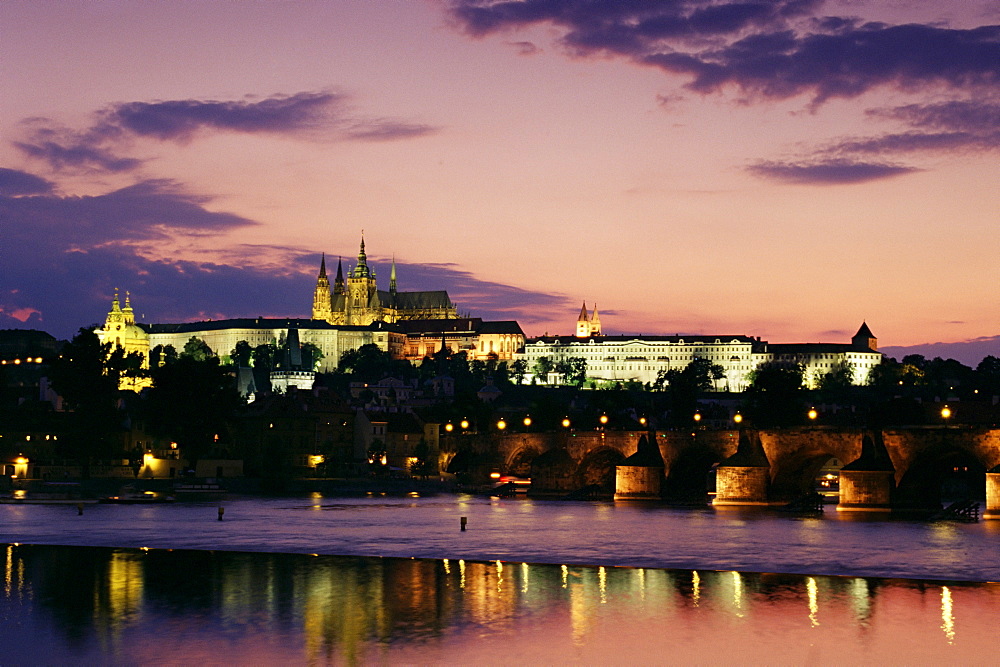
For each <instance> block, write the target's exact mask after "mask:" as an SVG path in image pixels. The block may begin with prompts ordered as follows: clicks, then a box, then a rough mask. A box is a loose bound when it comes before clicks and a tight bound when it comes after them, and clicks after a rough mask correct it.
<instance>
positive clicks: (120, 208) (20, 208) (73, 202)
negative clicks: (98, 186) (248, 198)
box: [0, 180, 257, 252]
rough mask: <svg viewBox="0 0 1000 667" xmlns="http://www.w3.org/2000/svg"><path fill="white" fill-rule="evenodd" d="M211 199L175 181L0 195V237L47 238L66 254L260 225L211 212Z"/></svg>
mask: <svg viewBox="0 0 1000 667" xmlns="http://www.w3.org/2000/svg"><path fill="white" fill-rule="evenodd" d="M209 201H211V197H208V196H205V195H199V194H194V193H191V192H188V191H186V190H185V189H184V188H183V187H181V186H180V185H179V184H178V183H176V182H175V181H170V180H149V181H143V182H140V183H137V184H135V185H132V186H129V187H126V188H121V189H119V190H114V191H112V192H108V193H106V194H102V195H95V196H86V197H64V196H56V195H51V194H47V195H34V196H22V197H8V196H0V235H2V236H3V238H4V240H5V243H7V244H17V245H16V246H14V247H19V248H25V247H33V246H36V245H38V244H39V241H40V240H44V241H45V243H46V245H48V246H49V247H50V249H53V250H55V251H56V252H63V251H65V250H66V249H67V248H69V247H81V248H90V247H93V246H97V245H100V244H104V243H113V242H137V241H147V240H157V239H165V238H168V237H169V236H170V235H172V234H175V233H181V234H187V235H205V234H218V233H221V232H223V231H226V230H229V229H234V228H237V227H245V226H250V225H254V224H257V223H255V222H253V221H251V220H248V219H246V218H242V217H240V216H238V215H234V214H232V213H225V212H215V211H209V210H207V209H206V208H205V204H207V203H208V202H209ZM53 246H55V247H54V248H53ZM19 252H20V251H19Z"/></svg>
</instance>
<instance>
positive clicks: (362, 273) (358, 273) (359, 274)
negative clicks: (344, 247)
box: [351, 230, 374, 278]
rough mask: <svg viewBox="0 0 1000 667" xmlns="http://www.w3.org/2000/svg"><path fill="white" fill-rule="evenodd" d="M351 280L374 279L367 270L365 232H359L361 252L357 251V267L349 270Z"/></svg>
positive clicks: (369, 270)
mask: <svg viewBox="0 0 1000 667" xmlns="http://www.w3.org/2000/svg"><path fill="white" fill-rule="evenodd" d="M351 277H352V278H374V275H372V270H371V269H369V268H368V255H367V254H365V232H364V230H361V250H359V251H358V265H357V266H355V267H354V268H353V269H351Z"/></svg>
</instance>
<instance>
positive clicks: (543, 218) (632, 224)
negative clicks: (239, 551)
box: [0, 0, 1000, 359]
mask: <svg viewBox="0 0 1000 667" xmlns="http://www.w3.org/2000/svg"><path fill="white" fill-rule="evenodd" d="M0 90H2V91H4V94H3V95H0V328H34V329H42V330H45V331H48V332H50V333H52V334H53V335H56V336H57V337H61V338H65V337H69V336H71V335H72V334H73V333H74V332H75V331H76V329H77V328H79V327H81V326H85V325H89V324H91V323H95V322H99V321H103V318H104V315H105V314H106V312H107V310H108V308H109V305H110V300H111V297H112V295H113V293H114V289H115V287H118V288H120V289H121V290H122V292H123V293H124V291H126V290H128V291H129V292H130V293H131V298H132V305H133V306H134V307H135V310H136V314H137V316H138V317H139V319H140V320H141V321H145V322H177V321H196V320H202V319H209V318H211V319H221V318H228V317H257V316H265V317H308V316H309V314H310V309H311V304H312V290H313V287H314V285H315V279H316V273H317V270H318V267H319V260H320V255H321V253H324V252H325V253H326V255H327V257H328V259H329V260H330V261H331V262H333V263H334V264H335V262H336V261H337V260H336V258H337V257H342V258H343V262H344V268H345V270H346V269H348V268H349V267H350V266H352V265H353V264H354V263H355V262H356V261H357V252H358V243H359V240H360V238H361V235H362V230H363V233H364V238H365V242H366V250H367V253H368V257H369V263H370V264H371V265H373V266H374V267H375V269H376V272H377V275H378V277H379V279H380V287H381V288H382V289H387V288H388V277H389V267H390V262H391V261H392V260H393V258H395V261H396V264H397V275H398V283H399V289H400V290H404V291H405V290H421V289H446V290H448V292H449V294H450V295H451V297H452V300H453V301H455V302H456V304H457V305H458V308H459V311H460V313H462V314H470V315H472V316H478V317H483V318H485V319H516V320H518V322H520V323H521V326H522V328H523V329H524V331H525V333H526V334H528V335H529V336H532V335H541V334H543V333H550V334H556V333H566V334H569V333H572V332H573V331H574V325H575V321H576V318H577V315H578V314H579V312H580V305H581V303H583V302H586V303H587V304H588V307H589V308H593V307H594V305H595V304H596V306H597V308H598V310H599V312H600V315H601V320H602V323H603V325H604V330H605V333H629V334H633V333H645V334H674V333H691V334H694V333H707V334H713V333H715V334H743V335H753V336H761V337H762V338H763V339H764V340H769V341H771V342H817V341H824V342H843V341H846V340H848V339H849V337H850V336H851V335H852V334H853V333H854V332H855V331H856V330H857V328H858V326H859V325H860V324H861V322H862V321H867V322H868V324H869V326H870V327H871V329H872V330H873V332H874V333H875V334H876V335H877V336H878V338H879V342H880V345H883V346H895V347H894V348H893V349H896V348H899V349H903V348H906V347H908V346H920V345H924V344H944V346H943V347H942V345H937V346H936V347H929V348H927V349H934V350H952V349H958V348H954V347H949V345H952V344H963V345H965V346H966V348H967V349H973V348H974V349H975V351H976V352H975V355H974V356H975V358H976V359H978V358H981V357H982V356H983V355H984V354H997V355H1000V289H998V288H1000V262H998V261H997V257H998V248H1000V229H998V223H1000V185H998V184H1000V160H998V156H1000V3H996V2H995V0H951V1H947V0H926V1H925V0H768V1H766V2H765V1H763V0H760V1H756V0H617V1H615V2H597V1H595V0H520V1H510V2H507V1H501V0H494V1H487V0H454V1H450V0H408V1H405V2H404V1H388V0H386V1H383V2H379V1H374V2H356V1H348V0H343V1H337V0H326V1H323V2H319V1H316V2H295V1H287V2H277V1H274V2H265V1H256V2H254V1H248V2H209V1H207V0H198V1H196V0H185V1H182V2H171V3H152V2H140V1H132V0H105V1H103V2H97V1H91V2H74V3H66V2H57V1H46V0H41V1H39V0H30V1H29V0H5V1H4V2H2V3H0ZM968 346H972V347H968ZM913 349H917V348H913ZM956 358H957V357H956Z"/></svg>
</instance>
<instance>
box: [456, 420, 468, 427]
mask: <svg viewBox="0 0 1000 667" xmlns="http://www.w3.org/2000/svg"><path fill="white" fill-rule="evenodd" d="M458 425H459V426H461V427H462V428H463V429H467V428H469V420H468V419H463V420H462V421H461V422H460V423H459V424H458Z"/></svg>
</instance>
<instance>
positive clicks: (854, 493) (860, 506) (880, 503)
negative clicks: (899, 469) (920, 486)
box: [837, 469, 896, 512]
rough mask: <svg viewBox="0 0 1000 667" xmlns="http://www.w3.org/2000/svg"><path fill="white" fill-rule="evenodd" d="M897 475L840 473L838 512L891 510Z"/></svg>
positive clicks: (865, 472)
mask: <svg viewBox="0 0 1000 667" xmlns="http://www.w3.org/2000/svg"><path fill="white" fill-rule="evenodd" d="M895 486H896V483H895V473H893V471H891V470H847V469H842V470H841V471H840V502H839V503H838V504H837V511H838V512H884V511H887V510H889V509H891V503H892V490H893V488H895Z"/></svg>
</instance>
